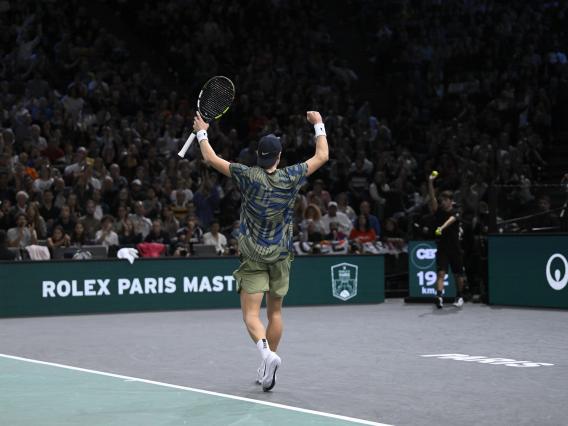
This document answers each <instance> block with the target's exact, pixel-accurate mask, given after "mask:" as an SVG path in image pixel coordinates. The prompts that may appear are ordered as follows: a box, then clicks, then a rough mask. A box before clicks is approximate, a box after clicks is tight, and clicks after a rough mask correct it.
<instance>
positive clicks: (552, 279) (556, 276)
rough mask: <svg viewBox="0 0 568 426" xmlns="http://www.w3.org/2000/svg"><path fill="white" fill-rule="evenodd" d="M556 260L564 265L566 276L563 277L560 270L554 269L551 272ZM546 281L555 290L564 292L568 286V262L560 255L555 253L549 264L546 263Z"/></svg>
mask: <svg viewBox="0 0 568 426" xmlns="http://www.w3.org/2000/svg"><path fill="white" fill-rule="evenodd" d="M554 259H560V260H561V261H562V263H564V275H562V271H561V270H560V269H554V271H551V267H552V261H553V260H554ZM546 280H547V281H548V285H549V286H550V287H552V288H553V289H554V290H562V289H563V288H564V287H566V284H568V260H566V258H565V257H564V256H562V255H561V254H560V253H555V254H553V255H552V256H550V259H548V262H547V263H546Z"/></svg>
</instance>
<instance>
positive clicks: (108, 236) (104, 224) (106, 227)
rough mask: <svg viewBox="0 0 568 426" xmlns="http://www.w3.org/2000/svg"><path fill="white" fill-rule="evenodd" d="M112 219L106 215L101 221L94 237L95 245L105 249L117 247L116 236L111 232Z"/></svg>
mask: <svg viewBox="0 0 568 426" xmlns="http://www.w3.org/2000/svg"><path fill="white" fill-rule="evenodd" d="M113 222H114V219H113V217H112V216H110V215H106V216H105V217H103V219H102V220H101V229H99V230H98V231H97V233H96V235H95V243H96V244H102V245H103V246H105V247H112V246H118V235H117V234H116V232H114V231H113V230H112V226H113Z"/></svg>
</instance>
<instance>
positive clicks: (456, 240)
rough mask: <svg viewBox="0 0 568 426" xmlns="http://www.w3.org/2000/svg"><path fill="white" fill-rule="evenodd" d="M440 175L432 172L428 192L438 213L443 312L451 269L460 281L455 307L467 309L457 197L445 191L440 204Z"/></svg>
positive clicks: (438, 285)
mask: <svg viewBox="0 0 568 426" xmlns="http://www.w3.org/2000/svg"><path fill="white" fill-rule="evenodd" d="M437 177H438V174H437V173H432V174H431V175H430V177H429V178H428V192H429V194H430V209H431V211H432V213H433V214H434V218H435V223H436V224H435V226H436V231H435V235H436V245H437V251H436V268H437V277H436V300H435V302H436V306H437V307H438V309H442V307H443V306H444V298H443V297H442V292H443V290H444V278H445V277H446V273H447V272H448V266H450V267H451V268H452V273H453V274H454V280H455V282H456V287H457V288H456V299H455V301H454V306H457V307H459V308H461V307H462V306H463V297H462V292H463V287H464V267H463V252H462V249H461V246H460V229H459V221H458V218H459V216H458V214H457V213H456V212H455V211H454V210H453V207H452V206H453V195H452V192H451V191H442V192H441V193H440V196H439V202H438V200H437V199H436V195H435V194H434V180H436V178H437Z"/></svg>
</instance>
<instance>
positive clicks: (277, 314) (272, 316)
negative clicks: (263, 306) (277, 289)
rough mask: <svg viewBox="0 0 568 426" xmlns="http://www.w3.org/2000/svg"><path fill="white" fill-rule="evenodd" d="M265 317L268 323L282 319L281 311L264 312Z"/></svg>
mask: <svg viewBox="0 0 568 426" xmlns="http://www.w3.org/2000/svg"><path fill="white" fill-rule="evenodd" d="M266 316H267V317H268V321H278V320H281V319H282V309H280V308H278V309H274V310H272V309H269V310H267V311H266Z"/></svg>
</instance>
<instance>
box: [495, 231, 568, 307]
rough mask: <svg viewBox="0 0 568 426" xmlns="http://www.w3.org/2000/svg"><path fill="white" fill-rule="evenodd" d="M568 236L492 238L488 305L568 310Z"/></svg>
mask: <svg viewBox="0 0 568 426" xmlns="http://www.w3.org/2000/svg"><path fill="white" fill-rule="evenodd" d="M567 284H568V235H494V236H490V237H489V303H491V304H496V305H514V306H535V307H549V308H565V309H566V308H568V285H567Z"/></svg>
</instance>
